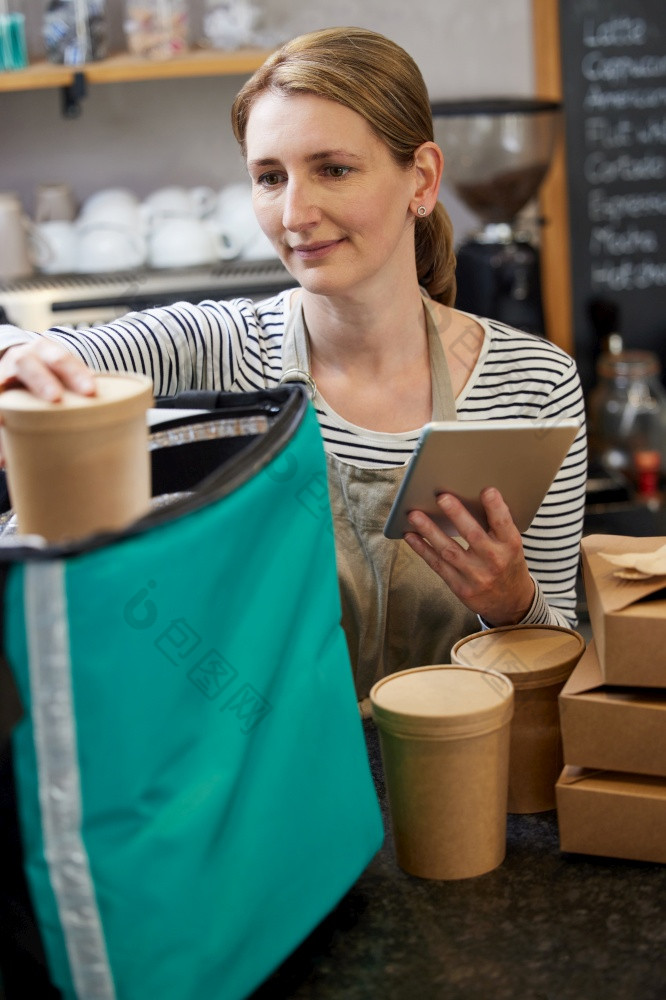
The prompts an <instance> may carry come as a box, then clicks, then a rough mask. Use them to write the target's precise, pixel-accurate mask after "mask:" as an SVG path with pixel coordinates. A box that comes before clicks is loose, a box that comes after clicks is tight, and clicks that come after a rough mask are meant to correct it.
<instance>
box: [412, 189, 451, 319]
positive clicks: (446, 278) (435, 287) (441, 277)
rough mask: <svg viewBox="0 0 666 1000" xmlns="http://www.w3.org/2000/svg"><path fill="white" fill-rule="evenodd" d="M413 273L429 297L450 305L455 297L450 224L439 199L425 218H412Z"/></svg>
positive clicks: (447, 214)
mask: <svg viewBox="0 0 666 1000" xmlns="http://www.w3.org/2000/svg"><path fill="white" fill-rule="evenodd" d="M414 241H415V248H416V273H417V274H418V278H419V283H420V284H421V285H423V287H424V288H425V289H426V291H427V292H428V294H429V295H430V297H431V298H433V299H435V300H436V301H437V302H441V303H442V304H443V305H445V306H452V305H453V304H454V302H455V298H456V255H455V253H454V251H453V226H452V223H451V219H450V218H449V213H448V212H447V211H446V209H445V208H444V206H443V205H442V203H441V202H440V201H438V202H437V204H436V205H435V208H434V211H433V212H431V214H430V215H429V216H427V217H426V218H425V219H419V218H417V219H416V221H415V236H414Z"/></svg>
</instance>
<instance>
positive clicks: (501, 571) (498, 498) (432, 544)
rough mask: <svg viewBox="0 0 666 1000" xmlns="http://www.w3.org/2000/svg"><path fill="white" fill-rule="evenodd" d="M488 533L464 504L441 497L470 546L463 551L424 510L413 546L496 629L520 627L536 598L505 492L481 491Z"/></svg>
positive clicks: (417, 514)
mask: <svg viewBox="0 0 666 1000" xmlns="http://www.w3.org/2000/svg"><path fill="white" fill-rule="evenodd" d="M481 503H482V504H483V508H484V510H485V512H486V517H487V519H488V531H484V529H483V528H482V527H481V525H480V524H479V522H478V521H477V520H476V519H475V518H474V517H472V515H471V514H470V513H469V511H468V510H467V509H466V508H465V507H464V506H463V504H462V503H461V502H460V501H459V500H457V499H456V497H453V496H451V495H450V494H448V493H443V494H442V495H441V496H439V497H438V498H437V505H438V506H439V508H440V509H441V511H442V513H443V514H445V515H446V517H447V518H448V519H449V520H450V521H451V522H452V523H453V525H454V526H455V528H456V530H457V532H458V534H459V535H460V537H461V538H462V539H463V541H464V542H465V543H466V544H467V546H468V548H463V546H462V545H460V544H459V543H458V542H457V541H456V540H455V538H451V537H450V536H449V535H447V534H445V533H444V532H443V531H442V530H441V529H440V528H438V527H437V525H436V524H435V523H434V521H432V520H431V518H429V517H428V515H427V514H424V513H423V511H412V512H411V513H410V515H409V523H410V525H411V527H412V531H409V532H408V533H407V534H406V535H405V536H404V538H405V541H406V542H407V544H408V545H409V546H410V547H411V548H412V549H413V550H414V552H416V553H418V555H420V556H421V557H422V558H423V559H424V560H425V562H427V564H428V566H430V568H431V569H433V570H434V571H435V573H437V575H438V576H440V577H441V578H442V580H443V581H444V583H446V584H448V586H449V587H450V589H451V590H452V591H453V593H454V594H455V595H456V596H457V597H458V598H460V600H461V601H462V602H463V604H465V605H466V606H467V607H468V608H469V609H470V610H471V611H474V612H475V613H476V614H478V615H481V617H482V618H483V619H484V621H486V622H488V623H489V624H492V625H516V624H517V623H518V622H520V621H522V619H523V618H524V617H525V615H526V614H527V612H528V611H529V609H530V607H531V605H532V601H533V599H534V580H533V579H532V577H531V576H530V572H529V569H528V567H527V563H526V562H525V555H524V553H523V543H522V539H521V537H520V532H519V531H518V529H517V527H516V526H515V524H514V523H513V520H512V518H511V514H510V513H509V508H508V507H507V505H506V504H505V502H504V500H503V498H502V495H501V493H500V492H499V490H497V489H495V488H494V487H489V488H487V489H485V490H483V492H482V493H481Z"/></svg>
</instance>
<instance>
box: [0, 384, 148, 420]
mask: <svg viewBox="0 0 666 1000" xmlns="http://www.w3.org/2000/svg"><path fill="white" fill-rule="evenodd" d="M95 385H96V387H97V395H95V396H81V395H79V394H78V393H76V392H70V391H69V390H65V391H64V392H63V395H62V399H61V400H60V401H59V402H57V403H48V402H46V401H45V400H43V399H38V398H37V396H34V395H33V394H32V393H31V392H29V391H28V390H27V389H6V390H5V391H4V392H0V414H1V415H2V419H3V421H4V424H5V426H6V427H7V429H8V430H10V431H15V432H16V431H18V432H22V431H24V432H30V433H33V432H36V431H39V432H44V433H48V432H49V431H57V432H61V431H69V430H72V431H76V430H88V429H90V428H91V427H99V426H102V425H103V424H107V423H114V422H116V421H122V420H130V419H131V418H133V417H135V416H138V415H139V414H140V413H145V412H146V410H147V409H148V408H149V407H150V405H151V403H152V399H153V383H152V380H151V379H150V378H148V376H147V375H139V374H137V373H134V372H122V373H115V372H113V373H112V372H108V373H107V372H105V373H103V374H96V375H95Z"/></svg>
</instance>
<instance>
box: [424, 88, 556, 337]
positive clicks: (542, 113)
mask: <svg viewBox="0 0 666 1000" xmlns="http://www.w3.org/2000/svg"><path fill="white" fill-rule="evenodd" d="M561 110H562V105H561V104H560V103H559V102H557V101H546V100H541V99H537V98H496V99H473V100H461V101H444V102H436V103H434V104H433V105H432V113H433V121H434V126H435V140H436V141H437V143H438V144H439V145H440V146H441V148H442V150H443V152H444V158H445V164H444V182H445V183H446V184H447V185H449V186H450V188H451V189H452V190H453V191H455V193H456V195H457V196H458V198H459V199H460V200H461V202H462V203H463V204H464V205H465V206H466V207H467V208H469V209H470V210H471V211H472V212H473V213H474V214H475V216H477V218H478V220H479V224H480V225H479V228H478V229H477V230H476V231H475V232H473V233H472V234H470V235H469V236H468V237H467V238H466V239H465V240H464V242H463V243H462V244H460V245H459V246H458V247H457V249H456V255H457V258H458V265H457V270H456V278H457V285H458V291H457V296H456V303H455V304H456V307H457V308H458V309H462V310H464V311H466V312H471V313H477V314H478V315H482V316H488V317H490V318H492V319H497V320H501V321H502V322H504V323H508V324H510V325H511V326H515V327H518V328H519V329H522V330H527V331H528V332H530V333H537V334H542V335H543V334H544V333H545V330H544V318H543V307H542V300H541V280H540V262H539V250H538V244H539V227H540V220H539V219H538V218H537V219H536V220H534V221H532V222H531V223H521V222H520V221H519V219H518V215H519V213H520V212H521V211H522V209H524V208H525V206H526V205H527V203H528V202H529V201H530V199H531V198H533V197H534V195H535V194H536V192H537V190H538V188H539V185H540V184H541V182H542V180H543V179H544V177H545V175H546V173H547V171H548V168H549V166H550V163H551V159H552V155H553V150H554V147H555V141H556V139H557V134H558V129H559V126H560V119H561Z"/></svg>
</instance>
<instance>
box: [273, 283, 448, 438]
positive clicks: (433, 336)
mask: <svg viewBox="0 0 666 1000" xmlns="http://www.w3.org/2000/svg"><path fill="white" fill-rule="evenodd" d="M423 308H424V310H425V317H426V330H427V334H428V353H429V355H430V375H431V383H432V419H433V420H437V421H439V420H455V419H456V416H457V414H456V401H455V396H454V395H453V386H452V385H451V375H450V373H449V366H448V364H447V361H446V355H445V353H444V348H443V347H442V341H441V339H440V336H439V329H438V327H437V321H436V320H435V316H434V314H433V311H432V307H431V306H430V303H429V301H428V299H427V298H426V297H425V296H424V297H423ZM285 382H302V383H304V384H305V385H306V386H307V388H308V391H309V393H310V398H311V399H314V397H315V395H316V392H317V386H316V384H315V381H314V379H313V378H312V375H311V374H310V351H309V349H308V333H307V327H306V325H305V317H304V315H303V303H302V302H299V303H298V305H297V306H296V307H295V308H294V309H291V310H290V312H289V315H288V316H287V321H286V323H285V327H284V335H283V338H282V377H281V379H280V384H283V383H285Z"/></svg>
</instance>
